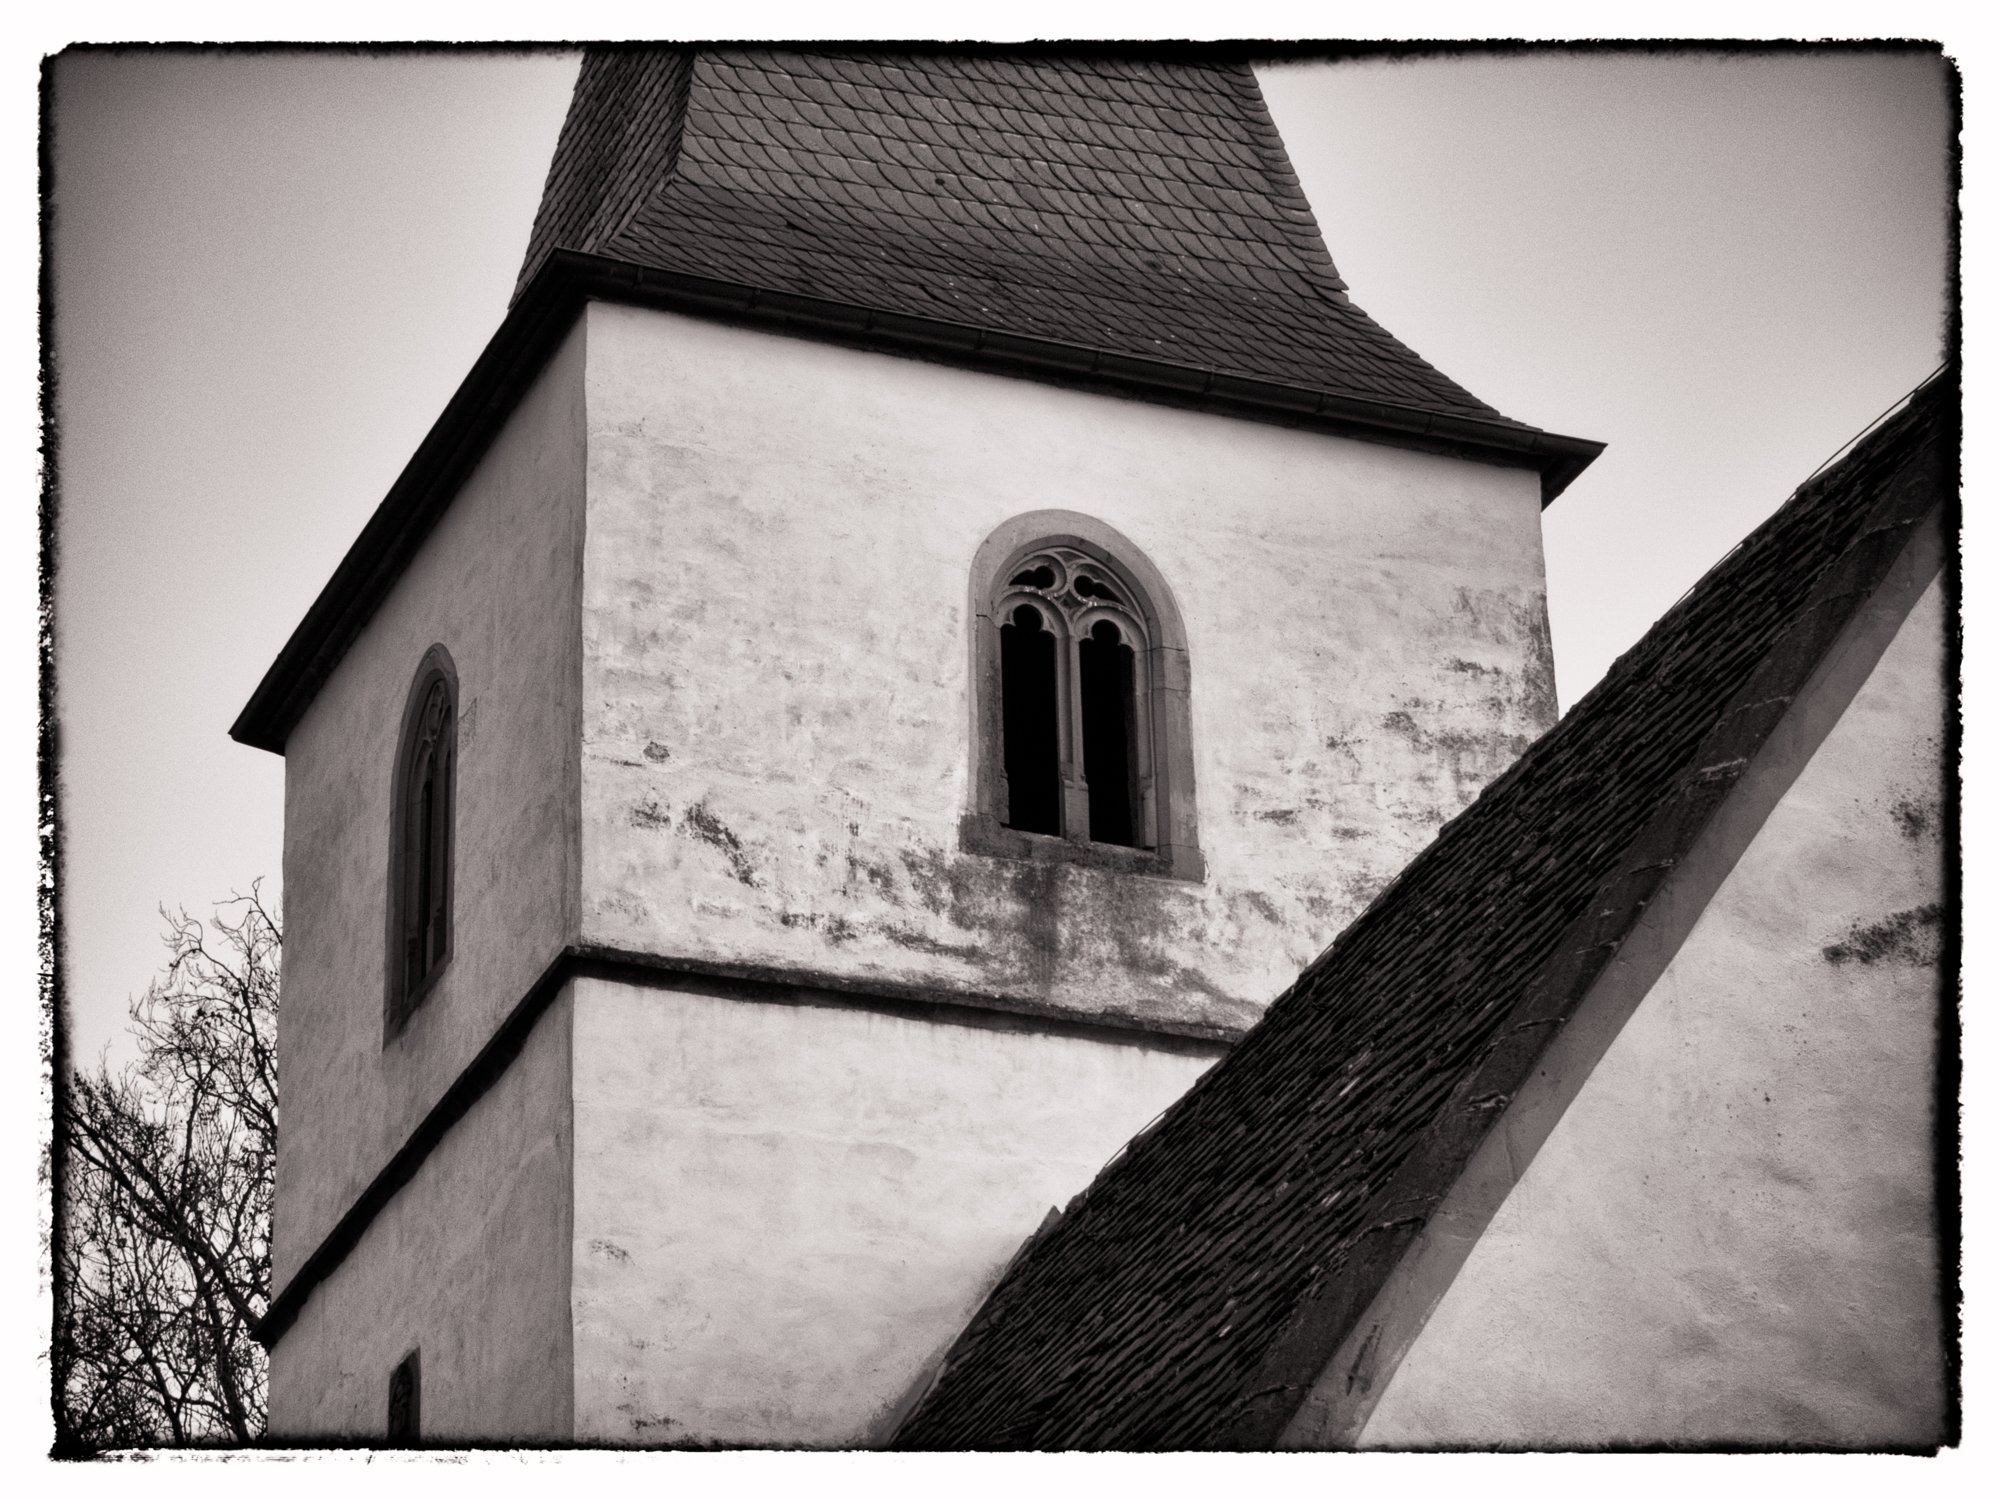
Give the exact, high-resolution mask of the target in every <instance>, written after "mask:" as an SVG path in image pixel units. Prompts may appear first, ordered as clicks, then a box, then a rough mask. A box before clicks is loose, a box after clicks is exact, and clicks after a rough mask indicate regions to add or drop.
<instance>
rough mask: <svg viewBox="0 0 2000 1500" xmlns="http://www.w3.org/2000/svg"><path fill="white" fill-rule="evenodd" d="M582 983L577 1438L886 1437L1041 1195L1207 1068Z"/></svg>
mask: <svg viewBox="0 0 2000 1500" xmlns="http://www.w3.org/2000/svg"><path fill="white" fill-rule="evenodd" d="M575 990H576V997H575V999H576V1012H575V1015H576V1033H575V1042H574V1047H575V1054H574V1069H575V1083H574V1097H575V1101H576V1104H575V1110H576V1113H575V1130H576V1145H575V1152H576V1155H575V1174H576V1187H575V1192H576V1206H575V1219H574V1223H573V1228H572V1233H573V1236H574V1249H573V1253H572V1262H573V1266H574V1272H573V1274H574V1278H575V1288H574V1312H573V1316H574V1325H575V1339H576V1343H575V1370H576V1405H575V1410H576V1436H577V1438H578V1439H579V1440H581V1441H585V1442H603V1443H630V1444H642V1445H647V1444H703V1443H724V1444H753V1445H754V1444H785V1445H802V1446H821V1447H825V1446H834V1447H840V1446H854V1445H859V1444H862V1443H864V1442H866V1441H868V1440H869V1439H871V1438H879V1437H880V1436H881V1435H882V1429H883V1427H884V1426H885V1424H886V1423H887V1421H888V1419H889V1417H890V1415H891V1414H892V1412H893V1411H894V1409H895V1407H896V1404H897V1402H898V1401H899V1400H900V1399H901V1398H902V1397H903V1396H905V1395H906V1394H907V1393H908V1392H909V1391H910V1388H911V1387H912V1385H913V1383H915V1382H917V1381H918V1380H919V1379H920V1378H922V1376H923V1375H924V1373H925V1371H926V1368H927V1366H928V1364H929V1362H930V1361H932V1360H933V1359H934V1358H935V1357H936V1356H938V1355H939V1354H940V1353H941V1352H942V1351H943V1349H944V1348H945V1347H946V1346H947V1345H948V1344H949V1343H950V1341H951V1340H952V1339H953V1338H954V1337H955V1336H956V1335H957V1334H958V1332H959V1330H960V1329H961V1328H963V1327H964V1325H965V1323H966V1321H967V1320H968V1319H969V1318H970V1317H971V1316H972V1314H973V1312H974V1311H975V1310H976V1309H977V1307H978V1305H979V1302H980V1300H981V1298H982V1297H983V1296H984V1294H985V1292H986V1291H987V1290H988V1288H989V1287H990V1286H991V1285H992V1283H993V1281H994V1280H996V1279H997V1278H998V1276H999V1273H1000V1270H1001V1268H1002V1266H1003V1265H1004V1264H1005V1263H1006V1261H1007V1259H1008V1258H1009V1257H1010V1256H1011V1255H1013V1253H1014V1252H1015V1251H1016V1250H1017V1249H1018V1248H1019V1247H1020V1245H1021V1242H1022V1241H1023V1240H1024V1239H1025V1238H1026V1237H1027V1236H1028V1235H1030V1234H1032V1233H1033V1232H1034V1230H1035V1228H1036V1227H1037V1225H1038V1224H1039V1223H1040V1222H1041V1220H1042V1219H1043V1217H1044V1216H1045V1215H1046V1214H1047V1212H1048V1210H1049V1209H1050V1208H1051V1207H1060V1206H1061V1205H1062V1204H1064V1203H1066V1202H1068V1200H1069V1199H1070V1197H1071V1196H1072V1195H1074V1194H1075V1193H1076V1192H1077V1191H1078V1190H1079V1189H1081V1188H1082V1187H1084V1186H1085V1185H1086V1184H1087V1183H1088V1182H1089V1181H1090V1179H1091V1178H1092V1177H1093V1176H1094V1175H1095V1174H1096V1172H1097V1171H1098V1169H1099V1168H1100V1167H1102V1166H1103V1164H1104V1163H1105V1161H1106V1160H1107V1159H1109V1157H1110V1156H1111V1155H1112V1154H1113V1153H1114V1152H1116V1151H1117V1150H1118V1149H1119V1148H1120V1147H1121V1146H1122V1145H1123V1144H1124V1143H1125V1141H1126V1140H1127V1139H1128V1138H1129V1137H1130V1136H1132V1135H1133V1134H1134V1133H1135V1132H1137V1131H1138V1130H1139V1129H1140V1128H1141V1127H1143V1126H1144V1125H1145V1124H1146V1123H1147V1122H1148V1121H1149V1120H1151V1119H1152V1118H1153V1116H1155V1115H1156V1114H1158V1113H1159V1111H1160V1110H1162V1109H1164V1108H1165V1107H1166V1106H1167V1105H1168V1104H1169V1103H1171V1102H1172V1101H1173V1100H1174V1099H1175V1098H1177V1097H1179V1095H1180V1094H1181V1093H1182V1092H1184V1091H1185V1090H1186V1089H1187V1087H1188V1086H1189V1085H1190V1084H1191V1083H1193V1081H1194V1080H1195V1078H1196V1077H1197V1076H1199V1074H1200V1073H1201V1072H1202V1070H1203V1069H1205V1068H1206V1067H1207V1066H1208V1060H1207V1059H1206V1058H1202V1057H1191V1056H1187V1055H1185V1054H1176V1053H1169V1052H1161V1051H1158V1050H1155V1049H1153V1048H1151V1047H1147V1046H1143V1045H1134V1044H1125V1043H1112V1042H1105V1041H1093V1040H1088V1039H1083V1038H1078V1037H1070V1036H1053V1035H1047V1034H1038V1033H1034V1032H1023V1031H1000V1030H991V1029H986V1028H982V1027H974V1026H967V1025H961V1024H952V1023H947V1022H936V1021H925V1020H914V1019H908V1018H903V1017H897V1016H889V1015H882V1014H877V1013H873V1012H869V1011H865V1010H860V1009H847V1008H833V1007H816V1006H803V1005H801V1006H788V1005H766V1004H757V1003H750V1002H746V1001H742V1000H730V999H715V998H709V997H705V996H699V995H693V994H685V993H680V992H676V991H673V990H662V989H641V988H638V987H634V986H630V985H624V984H614V983H610V982H606V981H597V980H582V981H579V982H578V983H577V985H576V986H575ZM545 1024H546V1023H545Z"/></svg>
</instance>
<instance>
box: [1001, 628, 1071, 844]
mask: <svg viewBox="0 0 2000 1500" xmlns="http://www.w3.org/2000/svg"><path fill="white" fill-rule="evenodd" d="M1000 712H1001V721H1002V724H1001V734H1002V737H1003V741H1004V743H1003V746H1002V758H1003V760H1004V762H1005V765H1006V770H1007V826H1008V827H1009V828H1019V829H1021V830H1023V831H1024V832H1027V833H1058V834H1059V833H1061V832H1062V777H1061V772H1060V769H1059V766H1058V764H1057V762H1058V752H1057V749H1056V638H1055V637H1054V636H1053V635H1051V634H1050V633H1049V631H1048V630H1047V629H1046V628H1045V627H1044V626H1043V624H1042V617H1041V615H1040V613H1039V612H1037V611H1036V610H1035V609H1034V607H1033V606H1031V605H1027V604H1023V605H1021V606H1020V607H1019V608H1018V609H1016V610H1015V611H1014V618H1013V620H1012V621H1011V622H1009V623H1008V624H1006V625H1003V626H1001V627H1000Z"/></svg>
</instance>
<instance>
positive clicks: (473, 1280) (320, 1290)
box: [269, 994, 572, 1444]
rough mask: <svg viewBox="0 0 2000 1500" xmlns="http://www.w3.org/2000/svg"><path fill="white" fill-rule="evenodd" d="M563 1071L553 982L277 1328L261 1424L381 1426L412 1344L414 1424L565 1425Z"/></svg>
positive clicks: (567, 1152)
mask: <svg viewBox="0 0 2000 1500" xmlns="http://www.w3.org/2000/svg"><path fill="white" fill-rule="evenodd" d="M569 1085H570V1001H569V997H568V996H567V995H566V994H565V995H561V996H558V997H557V998H556V1000H555V1001H554V1002H553V1003H551V1005H550V1006H549V1008H548V1010H546V1011H545V1012H544V1013H543V1014H542V1016H541V1019H540V1021H539V1023H538V1024H537V1025H536V1027H535V1029H534V1031H533V1032H532V1033H530V1035H529V1037H528V1040H527V1043H526V1045H525V1046H524V1047H523V1048H522V1050H521V1053H520V1055H519V1056H518V1057H516V1058H515V1059H514V1063H513V1066H512V1067H510V1068H509V1069H508V1070H507V1072H506V1073H504V1074H503V1075H502V1076H501V1077H500V1079H499V1081H498V1082H497V1083H496V1084H495V1085H494V1086H493V1087H492V1088H491V1089H490V1090H488V1091H487V1093H486V1094H485V1095H483V1096H482V1097H481V1098H480V1099H479V1101H478V1102H477V1103H476V1104H474V1105H473V1107H472V1109H471V1110H470V1111H469V1112H468V1113H467V1114H466V1116H465V1117H464V1118H463V1119H461V1120H460V1121H459V1122H458V1124H457V1126H456V1128H454V1129H453V1130H451V1131H450V1132H449V1133H447V1134H446V1136H445V1137H444V1139H443V1141H441V1142H440V1143H439V1145H438V1147H437V1149H436V1150H435V1151H433V1152H432V1153H431V1154H430V1155H429V1157H427V1158H426V1159H425V1161H424V1163H423V1165H422V1166H421V1167H419V1168H418V1170H417V1173H416V1175H415V1176H414V1177H413V1178H412V1179H411V1180H410V1181H409V1182H408V1183H406V1184H404V1186H403V1188H402V1190H401V1191H400V1192H398V1193H397V1194H396V1196H395V1197H394V1198H392V1199H391V1200H390V1201H389V1204H388V1206H387V1208H385V1209H384V1210H383V1212H382V1213H381V1214H380V1215H379V1216H378V1217H377V1218H376V1219H375V1221H374V1223H372V1224H371V1225H370V1226H369V1227H368V1230H367V1232H366V1233H365V1234H363V1235H362V1237H361V1239H360V1241H359V1243H357V1244H356V1245H355V1246H354V1248H353V1249H352V1250H351V1251H350V1252H349V1253H348V1255H347V1256H346V1258H345V1259H344V1260H342V1261H341V1263H340V1265H339V1267H338V1268H337V1269H336V1270H335V1271H334V1273H333V1274H332V1275H331V1276H330V1277H328V1278H327V1279H326V1281H324V1282H322V1283H321V1284H320V1285H319V1286H318V1287H317V1288H316V1289H315V1290H314V1292H313V1295H312V1296H311V1297H310V1298H309V1299H308V1300H307V1301H306V1304H305V1306H304V1308H303V1309H302V1310H301V1312H300V1314H299V1320H298V1322H297V1323H295V1324H294V1325H293V1326H292V1328H291V1329H290V1331H289V1332H287V1333H286V1335H285V1336H284V1338H282V1339H280V1340H279V1341H278V1345H277V1347H276V1348H275V1349H274V1350H273V1351H272V1353H271V1411H270V1423H269V1427H270V1432H271V1435H272V1437H273V1438H274V1439H275V1440H277V1441H280V1442H282V1441H285V1440H287V1439H297V1440H306V1441H313V1440H324V1439H340V1438H359V1439H361V1440H364V1441H367V1440H371V1439H372V1440H374V1441H377V1442H379V1441H381V1439H382V1437H383V1435H384V1434H385V1432H386V1431H387V1423H388V1404H389V1374H390V1371H391V1370H393V1369H394V1368H395V1366H396V1364H397V1363H398V1361H400V1360H401V1359H402V1358H403V1357H404V1356H405V1355H406V1354H408V1353H409V1352H410V1351H411V1350H413V1349H414V1350H416V1351H418V1354H419V1358H420V1364H421V1368H422V1426H423V1436H424V1438H425V1439H426V1440H428V1441H436V1442H447V1443H448V1442H452V1441H460V1442H464V1441H477V1440H481V1439H484V1440H506V1441H511V1442H517V1443H530V1444H531V1443H534V1442H537V1441H551V1442H559V1441H563V1440H566V1439H567V1438H568V1437H569V1435H570V1433H571V1430H572V1427H571V1393H572V1382H571V1362H570V1351H571V1343H570V1322H569V1314H570V1308H569V1280H570V1274H569V1254H570V1163H571V1145H570V1107H569Z"/></svg>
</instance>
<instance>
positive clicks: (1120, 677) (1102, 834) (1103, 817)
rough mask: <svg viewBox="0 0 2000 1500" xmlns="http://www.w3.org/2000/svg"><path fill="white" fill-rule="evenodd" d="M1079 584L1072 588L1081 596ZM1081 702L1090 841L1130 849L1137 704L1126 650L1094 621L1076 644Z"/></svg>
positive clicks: (1104, 624) (1107, 625)
mask: <svg viewBox="0 0 2000 1500" xmlns="http://www.w3.org/2000/svg"><path fill="white" fill-rule="evenodd" d="M1088 582H1089V580H1087V579H1086V580H1084V581H1083V582H1082V583H1079V584H1078V586H1077V592H1078V593H1079V594H1085V593H1086V592H1087V591H1086V589H1085V586H1084V585H1085V584H1086V583H1088ZM1077 659H1078V672H1079V678H1080V696H1081V698H1082V703H1083V775H1084V780H1085V781H1086V782H1087V783H1088V785H1089V790H1090V837H1091V840H1092V842H1094V843H1099V844H1125V845H1128V846H1129V845H1132V844H1136V843H1137V842H1138V840H1137V839H1136V838H1134V837H1133V830H1134V828H1135V827H1136V826H1137V823H1138V817H1137V813H1138V809H1137V806H1136V802H1137V796H1136V794H1137V791H1138V787H1137V785H1136V784H1135V782H1134V778H1133V775H1132V772H1133V767H1134V765H1135V763H1136V762H1137V760H1138V746H1137V744H1136V743H1135V740H1136V737H1137V736H1136V732H1137V728H1138V715H1137V712H1136V708H1137V705H1136V704H1135V703H1134V702H1133V698H1132V648H1131V647H1130V646H1128V645H1126V644H1125V641H1124V639H1123V638H1122V637H1121V636H1120V634H1119V631H1118V627H1117V626H1116V625H1114V624H1112V623H1111V622H1110V621H1109V620H1099V621H1098V622H1097V623H1096V624H1095V625H1093V626H1091V628H1090V634H1089V635H1087V636H1085V637H1084V638H1083V639H1082V640H1081V641H1079V642H1078V643H1077Z"/></svg>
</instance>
